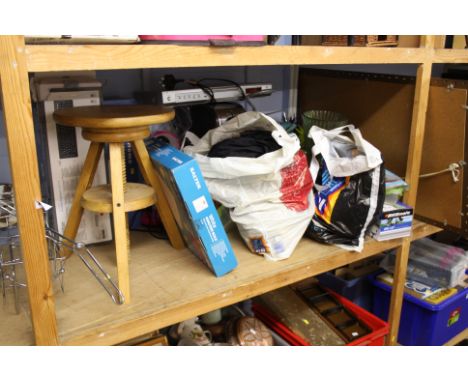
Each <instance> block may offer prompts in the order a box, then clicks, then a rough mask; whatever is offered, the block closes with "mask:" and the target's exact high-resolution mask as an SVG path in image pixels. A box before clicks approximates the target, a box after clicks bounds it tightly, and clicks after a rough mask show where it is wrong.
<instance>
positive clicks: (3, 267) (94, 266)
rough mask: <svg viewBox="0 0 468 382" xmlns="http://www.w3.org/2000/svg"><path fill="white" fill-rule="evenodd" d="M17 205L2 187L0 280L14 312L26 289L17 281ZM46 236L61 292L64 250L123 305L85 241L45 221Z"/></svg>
mask: <svg viewBox="0 0 468 382" xmlns="http://www.w3.org/2000/svg"><path fill="white" fill-rule="evenodd" d="M16 222H17V219H16V208H15V205H14V197H13V193H12V191H11V189H10V190H5V187H4V189H3V190H2V192H1V193H0V280H1V284H2V295H3V299H4V302H5V301H6V297H7V293H8V291H9V290H11V291H12V294H13V297H14V301H15V309H16V312H17V313H19V312H20V306H19V289H21V288H26V287H27V285H26V283H25V282H22V281H21V280H20V277H19V276H18V270H19V268H18V267H20V266H21V265H22V264H23V260H22V257H21V243H20V235H19V232H18V228H17V224H16ZM45 232H46V239H47V244H48V254H49V261H50V262H51V266H52V274H53V277H54V280H57V281H58V282H59V284H60V288H61V290H62V292H64V291H65V288H64V275H65V264H66V260H67V258H68V256H64V255H63V254H64V253H67V252H68V253H70V252H72V253H74V254H76V255H77V256H78V257H79V258H80V260H81V261H82V262H83V264H84V265H85V266H86V268H87V269H88V270H89V271H90V272H91V274H92V275H93V276H94V278H95V279H96V280H97V281H98V282H99V284H100V285H101V286H102V287H103V288H104V290H105V291H106V292H107V294H108V295H109V296H110V297H111V299H112V301H113V302H114V303H115V304H118V305H120V304H123V302H124V296H123V294H122V292H121V291H120V289H119V288H118V287H117V285H116V284H115V282H114V281H113V280H112V278H111V276H110V275H109V273H107V272H106V270H105V269H104V268H103V267H102V265H101V264H100V263H99V261H98V260H97V259H96V257H95V256H94V255H93V253H92V252H91V250H90V249H89V248H88V247H87V246H86V244H84V243H81V242H76V241H74V240H71V239H69V238H67V237H65V236H63V235H62V234H60V233H59V232H57V231H55V230H54V229H52V228H50V227H49V226H47V224H46V228H45Z"/></svg>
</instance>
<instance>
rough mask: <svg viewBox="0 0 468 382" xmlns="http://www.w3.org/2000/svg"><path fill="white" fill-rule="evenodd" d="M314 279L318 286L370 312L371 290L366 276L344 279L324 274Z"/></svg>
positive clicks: (329, 273) (331, 274) (328, 273)
mask: <svg viewBox="0 0 468 382" xmlns="http://www.w3.org/2000/svg"><path fill="white" fill-rule="evenodd" d="M316 279H317V280H318V281H319V283H320V285H322V286H324V287H327V288H329V289H331V290H332V291H334V292H336V293H338V294H339V295H340V296H343V297H345V298H347V299H348V300H350V301H352V302H353V303H355V304H357V305H359V306H360V307H361V308H364V309H366V310H367V311H372V291H373V288H372V284H371V283H370V281H369V277H368V275H365V276H360V277H354V278H346V277H342V276H338V275H335V274H333V273H332V272H326V273H322V274H321V275H318V276H316Z"/></svg>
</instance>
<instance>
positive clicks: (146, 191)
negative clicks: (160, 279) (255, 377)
mask: <svg viewBox="0 0 468 382" xmlns="http://www.w3.org/2000/svg"><path fill="white" fill-rule="evenodd" d="M54 119H55V121H56V122H57V123H60V124H61V125H64V126H70V127H75V126H79V127H81V128H82V136H83V138H84V139H86V140H89V141H91V144H90V146H89V150H88V154H87V156H86V159H85V162H84V165H83V169H82V171H81V175H80V179H79V181H78V185H77V188H76V193H75V196H74V199H73V202H72V206H71V209H70V213H69V216H68V221H67V225H66V227H65V231H64V235H65V236H67V237H69V238H70V239H75V237H76V234H77V231H78V227H79V225H80V221H81V217H82V214H83V209H86V210H90V211H94V212H99V213H112V214H113V225H114V238H115V247H116V258H117V272H118V281H119V288H120V290H121V292H122V293H123V295H124V297H125V302H127V303H128V302H129V301H130V282H129V271H128V252H129V238H128V228H127V216H126V212H130V211H135V210H139V209H142V208H146V207H148V206H151V205H153V204H155V205H156V207H157V209H158V212H159V215H160V217H161V220H162V222H163V225H164V228H165V229H166V232H167V234H168V237H169V240H170V242H171V244H172V246H173V247H174V248H176V249H180V248H183V247H184V246H185V245H184V241H183V239H182V236H181V234H180V232H179V229H178V227H177V225H176V223H175V220H174V217H173V215H172V212H171V210H170V208H169V205H168V202H167V199H166V197H165V195H164V193H163V189H162V187H161V186H160V179H159V177H158V175H157V173H156V172H155V171H154V170H153V165H152V163H151V159H150V157H149V155H148V152H147V150H146V146H145V144H144V142H143V139H144V138H146V137H148V136H149V135H150V130H149V126H150V125H153V124H159V123H164V122H169V121H171V120H172V119H174V111H173V110H172V109H170V108H165V107H160V106H154V105H132V106H86V107H74V108H64V109H59V110H57V111H55V112H54ZM125 142H130V143H131V145H132V149H133V152H134V154H135V157H136V160H137V162H138V166H139V168H140V170H141V172H142V175H143V178H144V179H145V182H146V183H147V184H148V185H145V184H139V183H127V181H126V171H125V162H124V155H123V153H124V151H123V144H124V143H125ZM104 144H108V145H109V165H110V166H109V167H110V175H111V184H110V185H99V186H97V187H93V188H90V187H91V185H92V183H93V178H94V175H95V172H96V168H97V165H98V162H99V158H100V156H101V153H102V149H103V147H104Z"/></svg>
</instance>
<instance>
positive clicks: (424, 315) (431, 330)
mask: <svg viewBox="0 0 468 382" xmlns="http://www.w3.org/2000/svg"><path fill="white" fill-rule="evenodd" d="M375 277H376V276H374V277H371V278H370V281H371V283H372V284H373V285H374V301H373V313H374V314H375V315H376V316H377V317H380V318H381V319H383V320H388V312H389V308H390V295H391V291H392V288H391V287H390V286H389V285H387V284H384V283H382V282H380V281H379V280H377V279H376V278H375ZM466 328H468V288H465V289H463V290H461V291H459V292H458V293H457V294H456V295H454V296H451V297H449V298H448V299H446V300H445V301H442V302H441V303H440V304H437V305H434V304H430V303H428V302H425V301H423V300H420V299H418V298H416V297H414V296H411V295H409V294H407V293H405V294H404V300H403V308H402V313H401V320H400V329H399V332H398V342H399V343H400V344H402V345H408V346H414V345H421V346H428V345H436V346H437V345H443V344H445V343H446V342H448V341H449V340H451V339H452V338H453V337H455V336H456V335H457V334H459V333H460V332H462V331H463V330H465V329H466Z"/></svg>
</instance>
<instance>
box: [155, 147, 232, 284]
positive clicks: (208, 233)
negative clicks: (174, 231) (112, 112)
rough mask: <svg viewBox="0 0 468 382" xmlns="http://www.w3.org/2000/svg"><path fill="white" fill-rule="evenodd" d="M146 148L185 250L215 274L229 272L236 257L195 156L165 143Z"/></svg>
mask: <svg viewBox="0 0 468 382" xmlns="http://www.w3.org/2000/svg"><path fill="white" fill-rule="evenodd" d="M148 150H149V153H150V156H151V159H152V161H153V164H154V167H155V169H156V171H157V172H158V174H159V176H160V178H161V180H162V183H163V184H162V186H163V187H164V189H165V194H166V196H167V198H168V202H169V205H170V207H171V211H172V212H173V213H174V218H175V220H176V222H177V225H178V227H179V229H180V231H181V233H182V236H183V237H184V240H185V242H186V244H187V246H188V247H189V249H190V250H191V251H192V252H193V253H194V254H195V255H196V256H197V257H198V258H200V260H202V262H203V263H204V264H205V265H207V266H208V268H210V269H211V270H212V271H213V273H214V274H215V275H216V276H218V277H219V276H222V275H224V274H226V273H228V272H230V271H232V270H233V269H234V268H236V266H237V260H236V257H235V255H234V252H233V250H232V247H231V244H230V242H229V239H228V237H227V235H226V232H225V230H224V227H223V224H222V223H221V220H220V218H219V216H218V213H217V211H216V208H215V206H214V204H213V200H212V199H211V196H210V193H209V191H208V188H207V187H206V184H205V181H204V179H203V176H202V173H201V171H200V168H199V167H198V164H197V162H196V161H195V159H193V158H192V157H190V156H188V155H186V154H184V153H183V152H181V151H179V150H177V149H176V148H175V147H173V146H171V145H168V144H159V143H157V142H153V143H150V144H149V145H148Z"/></svg>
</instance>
